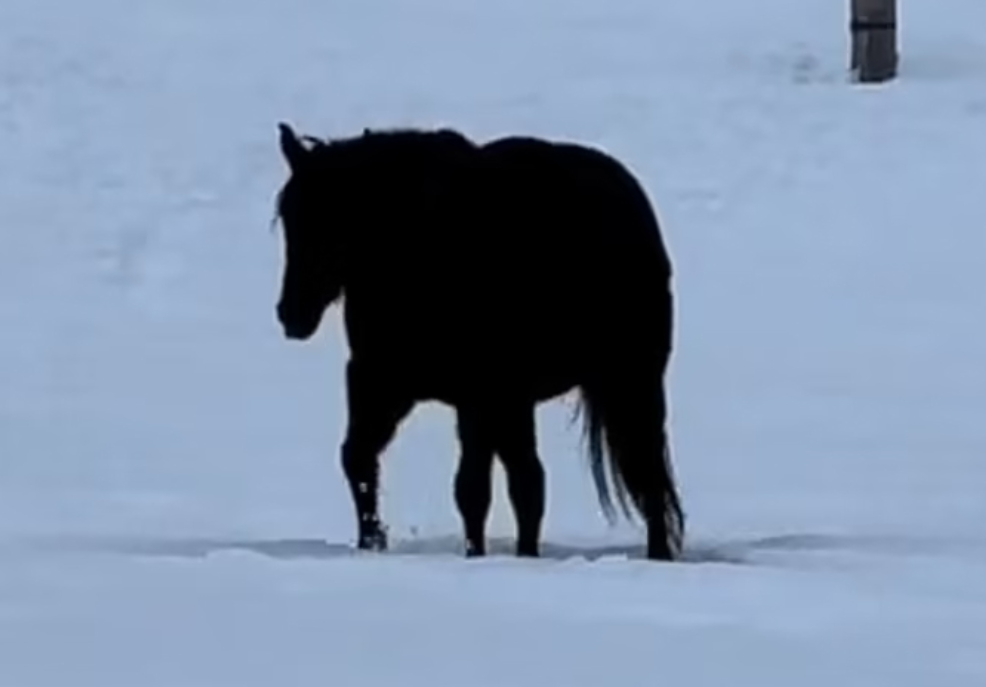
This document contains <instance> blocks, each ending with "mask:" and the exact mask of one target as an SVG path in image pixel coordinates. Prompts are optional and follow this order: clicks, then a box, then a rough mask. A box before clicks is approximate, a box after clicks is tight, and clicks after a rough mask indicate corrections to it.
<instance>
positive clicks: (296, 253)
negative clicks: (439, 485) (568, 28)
mask: <svg viewBox="0 0 986 687" xmlns="http://www.w3.org/2000/svg"><path fill="white" fill-rule="evenodd" d="M279 129H280V145H281V150H282V152H283V154H284V157H285V159H286V161H287V164H288V166H289V168H290V172H291V173H290V176H289V178H288V180H287V182H286V183H285V185H284V187H283V188H282V189H281V190H280V192H279V194H278V208H277V209H278V216H279V217H280V219H281V223H282V225H283V230H284V238H285V260H286V262H285V267H284V273H283V282H282V286H281V295H280V300H279V302H278V304H277V316H278V319H279V321H280V323H281V325H282V327H283V330H284V334H285V336H286V337H288V338H290V339H299V340H304V339H308V338H309V337H311V336H312V335H313V334H314V333H315V331H316V330H317V329H318V326H319V323H320V322H321V319H322V315H323V313H324V312H325V310H326V309H327V308H328V307H329V306H330V305H331V304H332V303H334V302H336V301H338V300H340V299H341V300H342V301H343V303H344V305H343V308H344V314H343V317H344V322H345V327H346V334H347V337H348V342H349V347H350V352H351V357H350V359H349V361H348V363H347V369H346V375H347V376H346V380H347V399H348V411H349V417H348V424H347V429H346V436H345V439H344V441H343V443H342V450H341V453H342V465H343V469H344V472H345V474H346V477H347V479H348V481H349V485H350V488H351V490H352V496H353V500H354V503H355V508H356V515H357V520H358V523H359V539H358V547H359V548H361V549H377V550H382V549H385V548H386V546H387V542H386V536H385V533H384V527H383V526H382V524H381V521H380V518H379V516H378V509H377V487H378V475H379V456H380V454H381V453H382V452H383V450H384V449H385V448H386V446H387V445H388V444H389V443H390V442H391V440H392V439H393V437H394V435H395V432H396V430H397V428H398V426H399V424H400V423H401V421H402V420H403V419H404V418H405V417H406V416H407V415H408V414H409V413H410V412H411V410H412V408H413V407H414V406H415V404H416V403H418V402H421V401H429V400H432V401H438V402H442V403H444V404H447V405H449V406H451V407H453V408H454V409H455V411H456V414H457V431H458V438H459V444H460V450H461V455H460V462H459V467H458V470H457V473H456V476H455V484H454V493H455V500H456V504H457V506H458V509H459V512H460V515H461V518H462V522H463V525H464V530H465V541H466V555H467V556H480V555H483V554H484V553H485V541H484V540H485V526H486V519H487V516H488V513H489V509H490V506H491V498H492V497H491V492H492V468H493V460H494V456H498V457H499V458H500V460H501V461H502V464H503V466H504V469H505V470H506V475H507V483H508V491H509V495H510V501H511V505H512V507H513V510H514V514H515V517H516V521H517V532H518V536H517V544H516V546H517V548H516V552H517V555H519V556H537V555H539V542H540V536H541V523H542V518H543V515H544V510H545V472H544V468H543V467H542V464H541V460H540V458H539V456H538V450H537V441H536V437H535V407H536V405H537V404H539V403H540V402H542V401H545V400H548V399H551V398H554V397H557V396H560V395H563V394H565V393H567V392H569V391H571V390H573V389H575V388H578V389H579V390H580V391H581V401H582V404H581V408H582V410H583V411H584V419H585V432H586V436H587V439H588V442H587V443H588V449H589V450H588V453H589V457H590V463H591V468H592V475H593V478H594V480H595V484H596V488H597V491H598V494H599V499H600V504H601V505H602V508H603V511H604V513H605V514H606V516H607V518H609V519H610V520H612V519H613V517H614V509H613V505H612V499H611V497H610V494H609V480H608V479H607V468H608V471H609V472H610V473H611V477H612V481H613V483H614V486H615V491H616V494H617V496H618V499H619V502H620V505H621V506H622V510H623V512H624V513H625V514H626V516H627V517H628V518H629V517H631V512H630V509H629V508H628V506H627V498H626V496H627V495H628V494H629V496H630V500H631V501H632V503H633V506H634V507H635V509H636V510H637V512H638V513H639V514H640V515H641V516H642V517H643V518H644V520H645V521H646V523H647V551H648V557H650V558H653V559H664V560H670V559H673V558H675V557H676V556H677V555H678V553H679V551H680V547H681V540H682V537H683V532H684V516H683V513H682V509H681V505H680V502H679V498H678V494H677V487H676V486H675V480H674V476H673V471H672V467H671V462H670V450H669V441H668V437H667V433H666V422H667V401H666V393H665V376H666V370H667V367H668V364H669V358H670V356H671V349H672V328H673V327H672V325H673V305H674V303H673V296H672V291H671V262H670V258H669V257H668V254H667V251H666V249H665V247H664V244H663V240H662V238H661V236H660V232H659V227H658V221H657V217H656V215H655V213H654V211H653V209H652V207H651V205H650V203H649V201H648V199H647V197H646V195H645V193H644V191H643V189H642V188H641V186H640V185H639V184H638V182H637V181H636V180H635V178H634V177H633V176H632V175H631V173H630V172H629V171H628V170H627V169H626V168H625V167H624V166H623V165H621V164H620V163H619V162H617V161H616V160H614V159H613V158H612V157H610V156H608V155H606V154H604V153H602V152H599V151H597V150H594V149H591V148H587V147H584V146H581V145H577V144H573V143H562V142H549V141H545V140H541V139H536V138H532V137H506V138H500V139H497V140H494V141H492V142H488V143H485V144H478V143H475V142H473V141H471V140H469V139H468V138H466V137H465V136H464V135H462V134H460V133H458V132H456V131H453V130H449V129H440V130H436V131H415V130H397V131H369V130H364V131H363V133H362V134H361V135H358V136H354V137H351V138H343V139H339V140H330V141H324V140H319V139H316V138H313V137H310V136H304V137H299V136H297V135H296V133H295V132H294V131H293V130H292V129H291V127H290V126H288V125H287V124H283V123H282V124H279Z"/></svg>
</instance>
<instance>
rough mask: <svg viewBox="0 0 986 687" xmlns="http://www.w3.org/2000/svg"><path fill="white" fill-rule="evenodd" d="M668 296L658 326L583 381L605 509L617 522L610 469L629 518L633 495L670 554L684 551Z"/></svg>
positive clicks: (653, 542)
mask: <svg viewBox="0 0 986 687" xmlns="http://www.w3.org/2000/svg"><path fill="white" fill-rule="evenodd" d="M671 298H672V297H671V293H670V289H669V290H668V291H667V293H666V296H665V295H664V294H662V299H661V300H662V302H661V304H660V314H659V315H660V316H659V318H658V322H657V323H656V324H657V326H656V327H655V328H654V329H650V330H648V333H644V335H643V336H631V337H626V338H621V346H620V348H622V349H623V350H617V351H615V353H616V355H614V356H613V357H612V358H611V359H610V361H609V364H608V365H606V367H607V368H608V369H603V370H600V374H597V375H594V376H593V377H592V378H591V379H590V380H587V381H586V383H584V384H582V385H581V396H582V399H581V400H582V404H581V405H582V408H581V409H582V411H583V413H584V417H583V421H584V432H585V436H586V439H587V443H588V453H589V462H590V466H591V469H592V476H593V480H594V482H595V485H596V491H597V493H598V496H599V503H600V505H601V506H602V509H603V512H604V514H605V515H606V517H607V519H608V520H610V522H612V521H613V520H614V518H615V513H614V509H613V501H612V497H611V495H610V488H609V480H607V471H608V472H609V473H611V476H612V481H613V487H614V490H615V492H616V496H617V498H618V500H619V502H620V506H621V509H622V511H623V513H624V515H626V517H627V518H628V519H631V513H630V509H629V508H628V506H627V496H629V497H630V500H631V501H632V502H633V505H634V506H635V509H636V510H637V512H638V513H639V514H640V515H641V517H643V519H644V520H645V521H646V522H647V525H648V549H649V550H651V551H652V552H653V553H656V555H657V556H658V557H661V558H668V559H670V558H675V557H677V555H678V554H679V553H680V551H681V546H682V540H683V538H684V520H685V518H684V513H683V510H682V507H681V501H680V498H679V496H678V490H677V486H676V484H675V477H674V471H673V468H672V464H671V447H670V442H669V439H668V432H667V428H666V424H667V420H668V412H667V399H666V395H665V375H666V370H667V365H668V360H669V358H670V354H671V336H672V333H671V324H672V300H671ZM611 340H612V339H611ZM607 468H608V470H607Z"/></svg>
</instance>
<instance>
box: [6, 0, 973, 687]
mask: <svg viewBox="0 0 986 687" xmlns="http://www.w3.org/2000/svg"><path fill="white" fill-rule="evenodd" d="M843 5H844V3H833V2H829V1H827V0H824V1H823V0H801V1H800V2H798V3H789V2H783V1H782V0H756V1H755V2H752V3H750V2H748V3H735V2H730V1H729V0H710V2H709V3H705V4H703V5H702V7H701V11H696V7H695V5H694V3H690V2H688V1H687V0H666V1H664V2H660V3H649V2H643V0H628V1H627V2H623V3H619V4H615V3H604V2H598V1H594V0H583V1H582V2H580V3H571V2H563V1H562V0H544V1H542V2H539V3H530V2H526V1H522V0H503V1H502V2H499V3H495V7H494V5H493V4H490V3H478V2H469V3H461V2H459V3H454V2H451V0H415V1H414V2H412V1H411V0H389V1H387V2H383V0H379V1H378V2H375V3H360V4H359V6H358V7H357V6H356V5H354V4H353V3H343V2H313V1H311V0H282V2H279V3H276V4H275V3H273V2H262V1H261V0H251V1H250V2H237V3H234V2H232V1H231V0H225V1H224V0H195V1H194V2H193V0H169V2H167V3H165V2H159V3H132V2H124V1H123V0H88V1H87V2H85V3H56V2H55V1H54V0H4V2H3V3H2V4H0V151H2V164H0V332H3V335H2V338H0V684H3V685H10V686H11V687H42V686H43V687H48V686H50V685H59V686H61V685H73V687H89V686H90V685H92V686H97V685H98V686H100V687H112V686H114V685H121V686H122V685H127V686H129V685H161V686H167V687H172V686H174V687H198V686H200V685H201V686H203V687H204V686H209V687H220V686H221V687H225V686H227V685H229V686H232V685H236V686H237V687H252V686H253V685H271V684H284V685H298V686H304V685H325V684H340V685H346V687H362V686H364V685H365V686H378V685H384V686H385V685H401V686H402V687H413V686H415V685H428V686H432V685H452V684H466V685H470V686H471V687H487V686H494V685H510V687H525V686H526V685H537V686H538V687H543V686H544V685H549V684H558V685H566V686H567V687H579V686H581V685H594V686H598V685H600V684H603V683H605V684H614V685H616V684H626V685H650V684H668V685H701V686H706V685H709V686H720V685H723V686H725V685H758V687H772V686H775V685H777V686H781V685H783V686H787V685H799V686H803V687H815V686H825V687H828V686H830V685H833V684H839V685H842V686H843V687H848V686H850V685H860V686H866V687H874V686H876V685H894V687H916V686H921V687H924V686H934V687H951V686H953V685H962V686H966V685H980V684H983V680H984V679H986V581H984V580H986V575H984V572H986V530H984V525H983V523H984V522H986V499H984V498H983V496H982V489H983V486H982V485H983V484H984V483H986V463H984V458H983V456H984V455H986V424H984V423H983V422H982V417H983V416H984V411H986V366H984V365H983V364H982V352H983V351H984V350H986V326H984V325H983V324H982V322H981V320H982V313H983V310H982V308H981V306H980V305H979V304H980V301H981V294H982V293H983V289H984V287H986V277H984V276H983V270H982V269H981V260H982V255H984V253H986V233H984V232H983V231H982V224H983V218H986V194H984V193H983V192H982V189H981V188H980V186H981V183H980V182H981V180H982V179H986V136H983V135H982V130H983V126H984V122H986V95H984V93H986V91H984V90H983V86H984V85H986V40H984V39H983V38H982V37H981V35H980V34H981V32H978V31H977V27H979V26H981V25H983V23H984V21H986V8H983V7H982V2H981V1H980V0H912V1H911V2H908V3H906V7H904V8H903V10H902V16H901V21H902V35H901V44H902V53H903V54H902V57H903V62H902V70H901V77H900V79H899V80H898V81H896V82H895V83H893V84H890V85H887V86H884V87H865V88H864V87H857V86H850V85H848V84H847V83H846V81H845V69H844V65H845V59H846V58H845V56H846V47H847V46H846V32H845V24H846V17H845V8H844V7H843ZM281 119H287V120H289V121H291V122H293V123H294V124H296V125H297V126H298V128H299V129H301V130H303V131H306V132H311V133H316V134H328V135H332V134H340V135H341V134H349V133H353V132H354V131H358V130H359V129H360V128H362V127H364V126H393V125H409V124H410V125H413V124H419V125H434V124H450V125H453V126H456V127H458V128H460V129H462V130H464V131H466V132H467V133H469V134H471V135H473V136H476V137H477V138H487V137H491V136H493V135H496V134H499V133H504V132H508V131H524V132H528V133H537V134H545V135H549V136H555V137H569V138H575V139H580V140H584V141H588V142H591V143H594V144H597V145H601V146H604V147H606V148H607V149H609V150H610V151H612V152H613V153H615V154H616V155H618V156H619V157H621V158H622V159H624V160H626V161H627V162H628V164H630V165H631V166H632V167H633V169H634V170H635V171H636V172H637V173H638V174H639V175H640V176H641V178H642V179H643V180H644V182H645V184H646V185H647V188H648V189H649V191H650V193H651V195H652V197H653V200H654V202H655V204H656V205H657V207H658V210H659V212H660V215H661V219H662V222H663V225H664V231H665V233H666V237H667V241H668V243H669V245H670V247H671V249H672V251H673V256H674V259H675V264H676V268H677V277H676V279H677V281H676V285H677V289H678V294H679V303H680V306H679V308H680V309H679V317H680V320H679V322H680V330H679V332H678V339H677V350H676V354H675V359H674V370H673V376H672V382H673V383H672V411H673V439H674V445H675V464H676V469H677V472H678V475H679V478H680V480H681V487H682V492H683V497H684V499H685V506H686V508H687V511H688V514H689V523H688V524H689V528H690V529H689V539H688V544H687V552H686V559H685V561H683V562H681V563H676V564H668V565H658V564H650V563H648V562H646V561H643V560H639V559H640V557H641V551H642V549H641V544H640V542H641V541H642V537H641V533H640V532H639V531H638V530H637V529H636V528H634V527H633V526H630V525H626V524H624V525H621V526H619V527H618V528H616V529H609V528H608V527H607V525H606V524H605V521H604V520H603V519H602V517H601V516H600V515H599V513H598V511H597V508H596V505H595V499H594V496H593V494H592V487H591V480H590V478H589V475H588V472H587V470H586V464H585V461H584V459H583V458H582V457H581V455H579V454H578V453H577V451H579V450H580V444H579V437H578V431H577V429H576V428H575V427H573V426H571V425H570V424H569V422H568V419H569V414H570V412H571V408H570V407H569V406H568V405H567V404H566V402H564V401H559V402H557V403H554V404H551V405H546V406H544V407H542V409H541V410H540V413H539V418H540V441H541V447H542V452H543V456H544V459H545V463H546V467H547V470H548V479H549V490H550V491H549V497H550V498H549V512H548V516H547V522H546V538H547V543H546V545H545V552H546V556H545V558H544V559H543V560H538V561H518V560H515V559H513V558H512V557H511V556H509V555H497V556H492V557H490V558H488V559H485V560H481V561H465V560H463V559H462V558H461V557H460V555H459V547H460V542H459V522H458V516H457V514H456V512H455V509H454V506H453V502H452V494H451V480H452V474H453V469H454V465H455V451H456V445H455V443H454V440H453V432H452V426H451V421H450V420H451V418H450V415H449V413H448V411H446V410H445V409H443V408H441V407H438V406H423V407H421V408H419V410H418V411H417V412H416V413H415V415H414V416H413V417H412V419H411V420H410V421H409V423H408V424H407V425H406V426H405V427H404V429H403V431H402V433H401V434H400V435H399V436H398V438H397V440H396V441H395V443H394V444H393V446H392V448H391V450H390V451H389V452H388V454H387V457H386V466H385V472H384V480H385V487H386V489H385V493H384V512H385V515H386V518H387V521H388V523H389V525H390V527H391V531H392V536H393V537H394V538H395V550H394V552H393V553H392V554H387V555H356V554H354V553H352V552H351V551H350V550H349V548H348V544H349V542H350V541H351V539H352V537H353V519H352V507H351V505H350V501H349V497H348V493H347V488H346V486H345V483H344V481H343V478H342V475H341V472H340V470H339V467H338V461H337V446H338V443H339V440H340V435H341V431H342V426H343V421H344V409H343V407H342V405H341V403H342V375H341V373H342V364H343V361H344V357H345V353H346V351H345V344H344V341H343V339H342V336H341V331H340V328H339V323H338V319H337V317H330V318H328V319H327V321H326V324H325V325H324V326H323V330H322V331H321V333H320V334H319V335H318V337H317V338H316V339H315V340H314V341H313V342H310V343H308V344H305V345H297V344H290V343H288V342H286V341H284V340H283V339H282V338H281V337H280V332H279V329H278V327H277V325H276V322H275V320H274V310H273V305H274V301H275V299H276V296H277V289H278V286H279V282H278V280H279V274H280V272H279V270H280V266H281V263H280V257H281V253H280V251H281V243H280V238H279V236H278V234H277V233H276V232H273V231H271V230H270V226H269V222H270V219H271V217H272V212H273V205H272V201H273V195H274V193H275V192H276V190H277V188H278V186H279V185H280V183H281V182H282V181H283V179H284V174H285V169H284V167H283V164H282V162H281V160H280V158H279V153H278V150H277V146H276V129H275V124H276V122H277V121H279V120H281ZM498 480H500V481H499V482H498V489H499V491H498V493H497V503H496V506H495V512H494V517H493V522H492V525H491V531H492V534H493V535H495V537H496V538H495V540H494V542H493V544H494V546H493V548H494V550H495V551H496V552H498V553H500V554H509V551H510V547H511V537H512V535H513V520H512V515H511V513H510V511H509V508H508V506H507V505H506V495H505V492H504V491H503V488H502V487H503V485H502V480H501V478H500V476H499V475H498Z"/></svg>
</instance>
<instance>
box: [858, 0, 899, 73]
mask: <svg viewBox="0 0 986 687" xmlns="http://www.w3.org/2000/svg"><path fill="white" fill-rule="evenodd" d="M850 13H851V15H852V16H851V17H850V20H849V33H850V36H851V38H852V47H851V57H850V66H849V68H850V70H851V72H852V74H853V77H854V78H855V79H856V80H857V81H859V82H861V83H881V82H884V81H890V80H891V79H893V78H895V77H896V76H897V62H898V59H899V58H898V54H897V0H850Z"/></svg>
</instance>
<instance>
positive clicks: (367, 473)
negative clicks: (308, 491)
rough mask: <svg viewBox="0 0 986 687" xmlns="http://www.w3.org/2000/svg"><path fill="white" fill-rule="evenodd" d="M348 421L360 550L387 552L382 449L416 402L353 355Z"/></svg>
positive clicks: (348, 465)
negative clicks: (381, 492)
mask: <svg viewBox="0 0 986 687" xmlns="http://www.w3.org/2000/svg"><path fill="white" fill-rule="evenodd" d="M346 393H347V402H348V404H349V421H348V425H347V427H346V437H345V439H344V440H343V443H342V468H343V471H344V472H345V474H346V479H347V480H348V482H349V489H350V492H351V494H352V497H353V504H354V506H355V508H356V520H357V522H358V524H359V539H358V543H357V546H358V548H360V549H374V550H378V551H382V550H384V549H386V548H387V536H386V532H385V530H384V527H383V524H382V523H381V520H380V516H379V512H378V504H377V501H378V490H379V484H380V454H381V453H382V452H383V450H384V449H385V448H386V447H387V444H389V443H390V441H391V440H392V439H393V437H394V434H395V432H396V431H397V427H398V425H399V424H400V422H401V420H403V419H404V418H405V417H406V416H407V414H408V413H410V412H411V408H412V407H413V405H414V404H413V401H412V400H411V399H409V398H407V397H405V396H403V395H401V394H400V393H399V392H397V391H396V390H394V389H393V388H392V387H391V386H390V385H388V383H387V377H386V375H382V374H380V372H379V371H378V370H376V369H373V368H372V367H369V366H367V365H366V364H363V363H357V362H356V361H355V360H351V361H350V362H349V364H348V366H347V367H346Z"/></svg>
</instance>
